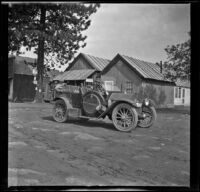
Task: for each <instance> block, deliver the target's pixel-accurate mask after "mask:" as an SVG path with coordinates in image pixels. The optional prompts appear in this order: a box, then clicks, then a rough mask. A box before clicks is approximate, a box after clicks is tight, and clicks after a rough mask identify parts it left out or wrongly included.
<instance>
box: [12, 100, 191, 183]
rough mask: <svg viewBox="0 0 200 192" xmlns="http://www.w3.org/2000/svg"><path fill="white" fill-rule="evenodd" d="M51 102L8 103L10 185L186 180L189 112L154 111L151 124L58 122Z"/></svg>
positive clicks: (187, 181) (187, 176)
mask: <svg viewBox="0 0 200 192" xmlns="http://www.w3.org/2000/svg"><path fill="white" fill-rule="evenodd" d="M51 111H52V105H51V104H34V103H9V156H8V161H9V162H8V164H9V167H8V174H9V178H8V183H9V186H22V185H23V186H27V185H28V186H32V185H36V186H37V185H39V186H44V185H59V186H68V185H70V186H72V185H73V186H76V185H77V186H78V185H82V186H94V185H95V186H96V185H98V186H115V185H117V186H189V180H190V169H189V168H190V151H189V150H190V139H189V138H190V115H189V114H185V113H180V112H174V111H173V110H171V111H165V110H162V111H158V114H157V115H158V117H157V121H156V122H155V124H154V125H153V126H152V127H151V128H137V129H135V130H134V131H132V132H130V133H123V132H119V131H117V130H115V128H114V126H113V124H112V122H111V121H110V120H108V119H106V120H90V121H88V122H84V123H82V122H78V121H76V120H75V121H70V122H68V123H57V122H55V121H53V119H52V116H51Z"/></svg>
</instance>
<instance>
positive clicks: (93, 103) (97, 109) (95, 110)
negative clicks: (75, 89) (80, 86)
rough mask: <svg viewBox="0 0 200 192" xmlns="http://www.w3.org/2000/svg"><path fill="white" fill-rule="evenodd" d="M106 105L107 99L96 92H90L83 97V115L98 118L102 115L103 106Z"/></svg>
mask: <svg viewBox="0 0 200 192" xmlns="http://www.w3.org/2000/svg"><path fill="white" fill-rule="evenodd" d="M104 104H105V99H104V98H103V96H102V95H100V94H99V93H97V92H95V91H89V92H87V93H86V94H85V95H83V101H82V106H83V107H82V108H83V114H84V115H86V116H89V117H98V116H99V115H100V114H101V113H102V111H101V106H102V105H104Z"/></svg>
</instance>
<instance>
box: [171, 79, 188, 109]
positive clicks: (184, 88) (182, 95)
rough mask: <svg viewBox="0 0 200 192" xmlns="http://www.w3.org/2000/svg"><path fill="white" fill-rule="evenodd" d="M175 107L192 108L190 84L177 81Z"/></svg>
mask: <svg viewBox="0 0 200 192" xmlns="http://www.w3.org/2000/svg"><path fill="white" fill-rule="evenodd" d="M174 105H175V106H190V82H189V81H181V80H177V82H176V87H174Z"/></svg>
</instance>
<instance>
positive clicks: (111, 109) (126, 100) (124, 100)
mask: <svg viewBox="0 0 200 192" xmlns="http://www.w3.org/2000/svg"><path fill="white" fill-rule="evenodd" d="M120 103H128V104H130V105H131V106H133V107H134V108H138V107H137V106H136V104H135V103H134V101H132V100H130V99H121V100H118V101H116V100H112V104H111V105H110V106H109V107H108V108H107V110H106V111H104V112H103V113H102V114H101V115H100V116H99V117H98V118H102V117H103V118H104V117H105V116H106V115H108V114H111V113H112V111H113V109H114V108H115V106H116V105H118V104H120Z"/></svg>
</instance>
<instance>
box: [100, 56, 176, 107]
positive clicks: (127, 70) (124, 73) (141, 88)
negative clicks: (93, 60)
mask: <svg viewBox="0 0 200 192" xmlns="http://www.w3.org/2000/svg"><path fill="white" fill-rule="evenodd" d="M101 80H102V81H104V83H105V85H106V86H107V87H108V88H109V89H110V90H112V89H113V87H118V88H119V89H120V90H121V91H123V92H125V93H127V94H129V95H130V97H137V98H139V99H142V98H145V97H149V98H151V99H153V100H154V102H155V104H156V106H157V107H163V106H165V107H173V105H174V87H175V83H174V82H170V81H167V80H165V79H164V76H163V74H162V73H161V67H160V66H159V65H157V64H154V63H150V62H146V61H142V60H138V59H135V58H132V57H129V56H125V55H120V54H117V55H116V56H115V57H114V58H113V60H112V61H110V63H109V64H108V65H107V66H106V67H105V68H104V69H103V70H102V72H101Z"/></svg>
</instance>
